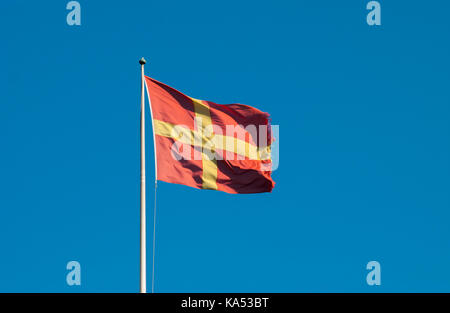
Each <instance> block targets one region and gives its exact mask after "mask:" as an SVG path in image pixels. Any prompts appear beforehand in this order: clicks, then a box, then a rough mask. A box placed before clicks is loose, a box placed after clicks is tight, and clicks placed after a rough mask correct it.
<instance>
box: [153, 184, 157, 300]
mask: <svg viewBox="0 0 450 313" xmlns="http://www.w3.org/2000/svg"><path fill="white" fill-rule="evenodd" d="M157 187H158V183H157V180H156V179H155V203H154V207H153V262H152V293H154V292H155V245H156V188H157Z"/></svg>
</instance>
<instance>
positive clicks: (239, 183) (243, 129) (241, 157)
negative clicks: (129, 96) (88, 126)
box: [145, 76, 275, 193]
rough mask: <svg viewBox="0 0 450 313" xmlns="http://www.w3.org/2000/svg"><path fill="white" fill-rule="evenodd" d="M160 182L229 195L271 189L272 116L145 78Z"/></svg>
mask: <svg viewBox="0 0 450 313" xmlns="http://www.w3.org/2000/svg"><path fill="white" fill-rule="evenodd" d="M145 81H146V86H147V92H148V95H149V98H150V103H151V104H150V105H151V114H152V119H153V120H152V122H153V131H154V135H155V146H156V159H157V179H158V180H162V181H165V182H168V183H175V184H183V185H187V186H191V187H194V188H199V189H213V190H220V191H224V192H228V193H259V192H270V191H272V189H273V187H274V185H275V183H274V181H273V180H272V178H271V172H272V161H271V159H270V146H271V143H272V137H271V131H270V130H271V128H270V122H269V114H268V113H264V112H261V111H259V110H258V109H255V108H253V107H250V106H247V105H243V104H228V105H221V104H216V103H213V102H210V101H204V100H197V99H194V98H191V97H189V96H186V95H184V94H182V93H181V92H179V91H177V90H175V89H173V88H171V87H169V86H167V85H165V84H163V83H161V82H158V81H156V80H154V79H152V78H150V77H147V76H146V77H145Z"/></svg>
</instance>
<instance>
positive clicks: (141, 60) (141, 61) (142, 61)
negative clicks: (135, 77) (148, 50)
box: [139, 58, 147, 65]
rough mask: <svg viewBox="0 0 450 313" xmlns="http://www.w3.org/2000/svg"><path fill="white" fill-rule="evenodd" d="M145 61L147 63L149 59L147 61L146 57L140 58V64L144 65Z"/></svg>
mask: <svg viewBox="0 0 450 313" xmlns="http://www.w3.org/2000/svg"><path fill="white" fill-rule="evenodd" d="M145 63H147V61H145V59H144V58H141V59H140V60H139V64H140V65H144V64H145Z"/></svg>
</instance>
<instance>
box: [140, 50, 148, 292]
mask: <svg viewBox="0 0 450 313" xmlns="http://www.w3.org/2000/svg"><path fill="white" fill-rule="evenodd" d="M145 63H146V62H145V59H144V58H141V59H140V60H139V64H140V65H141V271H140V272H141V277H140V292H141V293H146V292H147V281H146V277H147V273H146V265H147V258H146V227H145V225H146V223H145V218H146V216H145V96H144V64H145Z"/></svg>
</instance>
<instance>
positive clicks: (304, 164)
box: [0, 0, 450, 292]
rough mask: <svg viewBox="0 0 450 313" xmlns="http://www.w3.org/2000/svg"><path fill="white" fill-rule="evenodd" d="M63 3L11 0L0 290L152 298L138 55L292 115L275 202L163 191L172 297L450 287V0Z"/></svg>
mask: <svg viewBox="0 0 450 313" xmlns="http://www.w3.org/2000/svg"><path fill="white" fill-rule="evenodd" d="M67 2H68V1H62V0H59V1H43V0H41V1H23V0H22V1H1V4H0V33H1V36H0V38H1V49H0V62H1V76H0V79H1V92H0V95H1V96H0V97H1V98H0V99H1V105H0V144H1V150H0V152H1V153H0V292H137V291H138V289H139V181H140V180H139V114H140V108H139V106H140V71H139V64H138V60H139V58H140V57H142V56H144V57H145V58H146V59H147V61H148V63H147V65H146V74H147V75H149V76H151V77H153V78H155V79H157V80H159V81H162V82H164V83H166V84H168V85H170V86H172V87H174V88H176V89H178V90H180V91H182V92H184V93H186V94H188V95H189V96H192V97H194V98H197V99H205V100H210V101H214V102H216V103H234V102H239V103H244V104H247V105H251V106H254V107H257V108H258V109H260V110H262V111H265V112H269V113H270V114H271V117H272V123H273V124H276V125H280V136H279V138H278V139H279V143H280V164H279V168H278V169H277V170H276V171H275V172H274V173H273V178H274V180H275V181H276V186H275V189H274V190H273V192H272V193H270V194H255V195H230V194H226V193H222V192H215V191H204V190H196V189H193V188H189V187H185V186H179V185H171V184H167V183H163V182H161V183H159V187H158V212H157V240H156V284H155V286H156V287H155V290H156V291H157V292H348V291H353V292H391V291H402V292H412V291H423V292H436V291H446V292H450V227H449V225H450V224H449V221H450V211H449V209H450V166H449V165H450V123H449V122H450V94H449V83H450V61H449V55H450V51H449V50H450V46H449V45H450V44H449V40H448V38H449V37H448V35H449V31H450V20H449V18H448V12H449V9H450V5H449V2H448V1H444V0H442V1H438V0H432V1H380V3H381V23H382V25H381V26H369V25H368V24H367V23H366V15H367V13H368V10H366V4H367V2H368V1H365V0H364V1H363V0H359V1H345V0H341V1H331V0H327V1H313V0H308V1H304V0H301V1H300V0H299V1H242V0H241V1H234V0H230V1H195V0H193V1H86V0H84V1H83V0H81V1H79V2H80V4H81V26H68V25H67V24H66V15H67V13H68V12H69V11H67V10H66V4H67ZM147 113H148V112H147ZM147 117H148V120H147V121H148V122H150V119H149V115H147ZM147 125H148V126H147V138H149V140H148V141H147V151H148V153H147V165H148V167H147V176H148V181H149V183H148V221H147V222H148V228H149V233H148V243H149V245H148V258H149V263H148V271H149V273H151V262H150V261H151V257H152V255H151V241H152V232H151V228H152V225H153V216H152V215H153V211H152V210H153V186H152V183H151V181H152V179H153V174H154V171H153V151H152V149H153V143H152V140H151V137H152V134H151V127H150V123H148V124H147ZM71 260H76V261H78V262H80V264H81V286H71V287H70V286H68V285H67V284H66V274H67V273H68V271H67V270H66V264H67V262H69V261H71ZM369 261H378V262H379V263H380V264H381V286H368V285H367V283H366V275H367V273H368V270H366V264H367V263H368V262H369ZM148 280H149V281H150V276H149V277H148Z"/></svg>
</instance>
